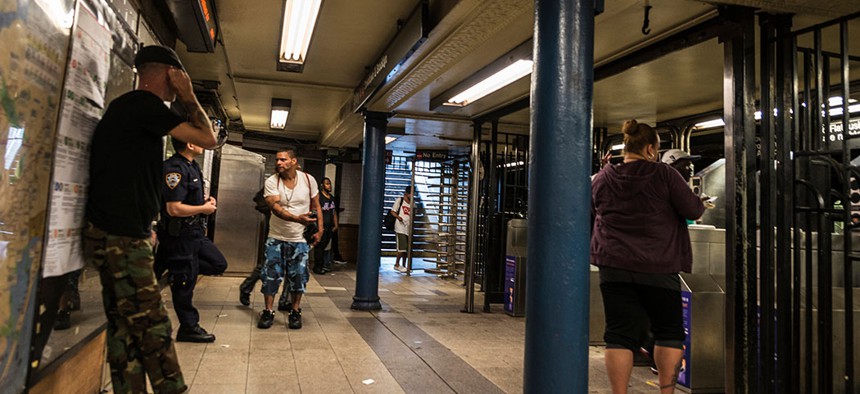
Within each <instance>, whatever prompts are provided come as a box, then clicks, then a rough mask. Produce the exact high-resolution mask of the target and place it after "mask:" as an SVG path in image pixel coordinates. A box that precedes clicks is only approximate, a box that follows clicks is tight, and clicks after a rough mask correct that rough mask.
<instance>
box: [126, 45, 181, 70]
mask: <svg viewBox="0 0 860 394" xmlns="http://www.w3.org/2000/svg"><path fill="white" fill-rule="evenodd" d="M146 63H161V64H167V65H169V66H173V67H177V68H179V69H182V70H185V67H183V66H182V62H181V61H179V56H177V55H176V52H174V51H173V49H170V48H168V47H163V46H160V45H149V46H145V47H143V48H140V50H139V51H137V55H135V57H134V66H135V67H138V68H139V67H140V66H141V65H143V64H146Z"/></svg>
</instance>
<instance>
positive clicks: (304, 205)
mask: <svg viewBox="0 0 860 394" xmlns="http://www.w3.org/2000/svg"><path fill="white" fill-rule="evenodd" d="M317 194H319V187H317V182H316V179H314V177H313V176H312V175H310V174H308V173H305V172H302V171H296V186H295V187H293V188H292V189H290V188H288V187H286V185H284V182H283V180H282V179H281V178H280V176H279V175H278V174H274V175H272V176H270V177H269V178H267V179H266V187H265V190H264V192H263V196H264V197H269V196H280V200H279V201H278V204H279V205H280V206H281V208H282V209H284V210H286V211H288V212H289V213H291V214H293V215H296V216H298V215H303V214H306V213H308V212H310V209H311V199H312V198H314V197H316V196H317ZM304 232H305V225H304V224H301V223H296V222H288V221H286V220H284V219H281V218H279V217H278V216H277V215H274V214H273V215H272V216H271V217H270V218H269V237H270V238H274V239H277V240H280V241H284V242H298V243H306V242H307V241H305V237H304V236H303V234H304Z"/></svg>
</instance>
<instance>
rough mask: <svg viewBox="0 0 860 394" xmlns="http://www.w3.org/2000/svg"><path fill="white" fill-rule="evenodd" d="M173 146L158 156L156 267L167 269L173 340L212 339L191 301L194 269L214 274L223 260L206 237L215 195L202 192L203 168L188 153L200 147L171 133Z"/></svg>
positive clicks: (199, 151)
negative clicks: (161, 157) (160, 180)
mask: <svg viewBox="0 0 860 394" xmlns="http://www.w3.org/2000/svg"><path fill="white" fill-rule="evenodd" d="M172 141H173V148H174V149H175V150H176V154H174V155H173V156H172V157H171V158H169V159H167V160H165V161H164V166H163V169H164V180H163V183H162V185H161V191H162V200H163V203H162V208H161V221H160V222H159V225H158V243H159V246H158V251H157V253H156V255H155V264H156V266H157V268H156V273H157V274H158V275H159V276H160V274H161V273H163V272H164V270H167V271H168V279H169V282H170V291H171V293H173V309H174V310H175V311H176V315H177V317H179V330H177V332H176V340H177V341H179V342H213V341H215V336H214V335H212V334H210V333H208V332H206V330H204V329H203V327H200V324H199V322H200V314H199V313H198V312H197V309H196V308H194V305H192V298H193V297H194V287H195V285H196V283H197V275H198V274H202V275H220V274H222V273H224V270H226V269H227V260H226V259H225V258H224V255H223V254H221V252H220V251H219V250H218V248H216V247H215V244H213V243H212V241H210V240H209V238H207V237H206V215H211V214H212V213H214V212H215V209H216V206H215V198H214V197H209V198H205V199H204V196H203V173H202V172H201V171H200V167H199V166H198V165H197V162H195V161H194V158H195V157H197V156H200V155H201V154H203V148H201V147H199V146H197V145H194V144H188V143H185V142H182V141H180V140H178V139H176V138H173V139H172Z"/></svg>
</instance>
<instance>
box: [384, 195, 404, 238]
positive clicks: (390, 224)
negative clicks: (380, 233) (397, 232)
mask: <svg viewBox="0 0 860 394" xmlns="http://www.w3.org/2000/svg"><path fill="white" fill-rule="evenodd" d="M402 205H403V197H399V198H398V204H397V208H396V209H391V210H389V211H388V213H386V215H385V229H386V230H389V231H394V222H395V221H397V218H395V217H394V214H392V213H391V211H397V212H400V207H401V206H402Z"/></svg>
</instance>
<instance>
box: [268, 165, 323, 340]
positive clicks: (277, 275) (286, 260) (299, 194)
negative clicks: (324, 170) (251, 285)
mask: <svg viewBox="0 0 860 394" xmlns="http://www.w3.org/2000/svg"><path fill="white" fill-rule="evenodd" d="M298 168H299V167H298V160H297V159H296V151H295V148H285V149H283V150H281V151H280V152H278V153H277V155H276V158H275V170H276V172H277V173H276V174H274V175H272V176H270V177H269V178H268V179H266V186H265V191H264V192H263V197H265V199H266V203H267V204H268V205H269V207H270V208H271V210H272V216H271V218H270V219H269V236H268V238H267V239H266V253H265V254H266V262H265V264H264V266H263V269H262V270H261V272H260V277H261V279H262V280H263V286H262V293H263V295H264V296H265V299H266V309H264V310H263V312H262V313H261V314H260V320H259V321H258V322H257V327H258V328H263V329H266V328H269V327H271V326H272V324H273V323H274V321H275V312H274V310H272V306H273V304H274V301H275V294H277V293H278V287H280V284H281V281H282V280H284V276H285V275H286V279H287V284H288V286H287V289H288V291H289V293H290V306H291V308H290V309H291V310H290V315H289V319H288V320H289V327H290V328H291V329H299V328H302V309H301V301H302V294H304V292H305V285H306V284H307V280H308V277H307V275H306V272H307V264H308V252H309V251H310V248H311V246H314V245H316V243H317V242H319V240H320V237H322V233H323V216H322V210H321V209H320V203H319V195H318V194H319V190H318V189H319V188H318V187H317V181H316V179H314V177H313V176H311V175H310V174H307V173H305V172H302V171H299V170H298ZM312 223H316V224H317V232H316V233H315V234H314V235H313V237H312V239H311V240H308V241H306V240H305V237H304V233H305V228H306V227H307V226H308V225H310V224H312ZM308 242H311V245H308Z"/></svg>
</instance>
